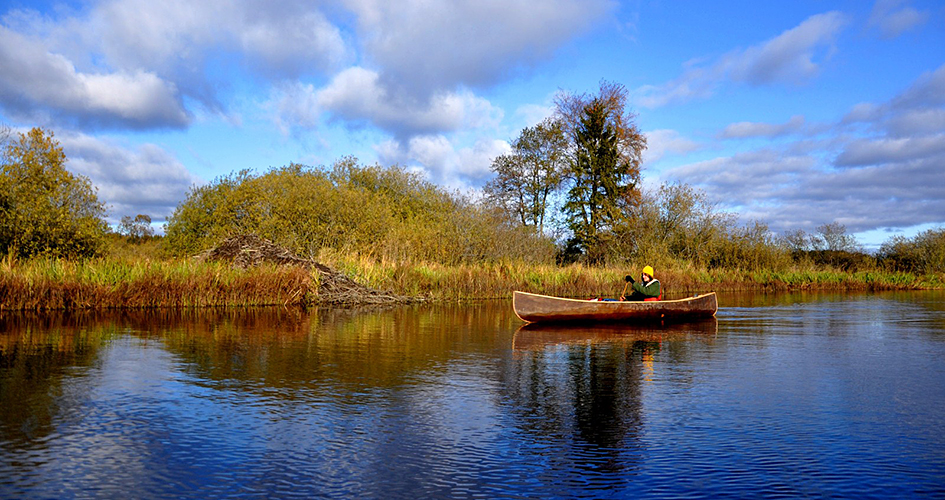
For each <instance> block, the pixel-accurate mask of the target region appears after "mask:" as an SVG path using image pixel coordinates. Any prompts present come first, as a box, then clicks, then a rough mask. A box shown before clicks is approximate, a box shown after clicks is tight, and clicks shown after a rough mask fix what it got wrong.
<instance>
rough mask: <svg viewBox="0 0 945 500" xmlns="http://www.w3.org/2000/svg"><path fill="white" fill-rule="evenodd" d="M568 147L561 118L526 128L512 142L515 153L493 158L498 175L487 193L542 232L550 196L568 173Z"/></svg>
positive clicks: (486, 189)
mask: <svg viewBox="0 0 945 500" xmlns="http://www.w3.org/2000/svg"><path fill="white" fill-rule="evenodd" d="M567 147H568V142H567V137H565V135H564V128H563V124H562V123H561V122H560V121H559V120H555V119H551V118H547V119H545V120H544V121H542V122H541V123H539V124H538V125H535V126H534V127H526V128H525V129H523V130H522V133H521V134H520V135H519V137H518V139H516V140H515V142H514V143H512V152H511V153H509V154H505V155H501V156H498V157H496V158H495V159H494V160H493V161H492V171H493V172H495V173H496V177H495V179H493V180H492V181H490V182H489V183H488V184H486V186H485V188H484V191H485V193H486V196H487V197H488V199H490V200H491V201H492V202H493V203H495V204H496V205H498V206H500V207H502V208H503V209H505V210H506V212H507V213H509V214H510V215H512V217H514V218H515V219H517V220H518V221H519V222H521V224H522V225H523V226H532V227H535V228H536V229H537V230H538V232H539V233H542V232H543V231H544V227H545V214H546V213H547V212H548V200H549V197H550V196H551V194H552V193H554V192H555V191H557V190H558V188H559V186H560V185H561V181H562V179H563V176H564V171H565V168H566V165H567V157H566V152H567Z"/></svg>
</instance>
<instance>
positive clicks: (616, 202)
mask: <svg viewBox="0 0 945 500" xmlns="http://www.w3.org/2000/svg"><path fill="white" fill-rule="evenodd" d="M609 117H610V110H609V109H608V107H607V103H606V101H604V100H601V99H594V100H592V101H591V102H590V103H589V104H588V105H587V106H585V108H584V116H583V117H582V118H581V123H580V126H579V127H578V128H576V129H575V130H574V135H573V140H574V153H573V156H572V158H571V162H570V169H569V178H570V181H571V188H570V190H569V191H568V194H567V199H566V202H565V204H564V212H565V213H566V214H567V221H568V227H569V228H570V229H571V231H572V239H571V241H570V242H569V247H570V248H571V249H572V251H573V250H578V251H580V252H581V253H583V254H584V255H586V256H587V258H588V260H589V261H591V262H600V261H601V260H602V259H603V257H604V254H603V251H604V247H605V246H606V245H605V243H606V240H607V239H608V238H609V237H610V236H612V234H613V231H614V230H615V229H616V228H617V226H619V225H621V224H622V223H625V222H626V219H627V215H628V214H629V208H630V207H631V205H632V202H633V199H634V197H635V196H636V195H637V193H636V180H637V178H638V170H637V169H636V168H635V166H634V164H632V163H631V162H630V161H628V160H627V158H626V157H625V156H624V155H621V153H620V147H619V137H618V135H617V131H616V129H615V128H614V127H613V125H612V124H611V121H610V120H609Z"/></svg>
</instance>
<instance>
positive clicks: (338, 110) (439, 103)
mask: <svg viewBox="0 0 945 500" xmlns="http://www.w3.org/2000/svg"><path fill="white" fill-rule="evenodd" d="M312 92H314V99H315V103H317V105H318V107H319V109H321V110H323V111H325V112H329V113H331V115H332V118H333V119H341V120H344V121H346V122H351V123H370V124H372V125H375V126H377V127H380V128H382V129H384V130H387V131H389V132H391V133H393V134H394V135H395V136H398V137H410V136H414V135H424V134H430V133H436V132H453V131H458V130H462V129H472V128H495V127H496V126H497V125H498V123H499V121H501V119H502V115H503V114H502V110H501V109H499V108H496V107H494V106H492V104H490V103H489V101H487V100H485V99H483V98H481V97H478V96H476V95H474V94H473V93H472V92H469V91H458V92H438V93H436V94H434V95H433V96H432V97H430V98H429V99H428V100H419V101H418V100H415V99H413V98H409V97H404V96H400V97H398V96H395V95H394V94H393V93H392V92H391V91H390V90H388V89H387V88H386V87H385V86H384V85H383V84H382V82H381V78H380V75H379V74H378V73H377V72H374V71H371V70H367V69H364V68H360V67H354V68H349V69H347V70H345V71H342V72H341V73H339V74H338V75H337V76H336V77H335V78H334V79H333V80H332V81H331V82H330V83H329V84H328V85H327V86H326V87H324V88H322V89H319V90H312ZM303 102H308V101H306V100H304V99H303Z"/></svg>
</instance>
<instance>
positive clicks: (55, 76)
mask: <svg viewBox="0 0 945 500" xmlns="http://www.w3.org/2000/svg"><path fill="white" fill-rule="evenodd" d="M0 67H2V68H4V70H3V71H2V72H0V102H2V105H3V106H4V108H5V109H7V110H9V111H11V112H13V113H18V114H29V113H31V112H32V110H35V109H42V110H44V111H45V112H46V113H49V114H50V115H52V116H53V117H56V118H59V119H65V120H70V121H74V122H76V123H80V124H87V125H109V126H112V125H120V126H124V127H130V128H144V127H152V126H156V127H183V126H186V125H187V124H188V123H189V122H190V116H189V115H188V113H187V112H186V110H185V109H184V108H183V104H182V103H181V100H180V98H179V96H178V94H177V89H176V88H175V86H174V85H173V84H172V83H169V82H166V81H163V80H161V79H160V78H158V77H157V76H156V75H154V74H153V73H148V72H145V71H134V72H130V73H128V72H112V73H104V74H95V73H81V72H77V71H76V68H75V67H74V66H73V65H72V63H70V62H69V61H68V60H67V59H66V58H64V57H62V56H61V55H57V54H52V53H50V52H48V51H47V50H46V48H45V47H44V46H43V45H42V43H41V42H40V41H38V40H35V39H32V38H28V37H26V36H23V35H20V34H18V33H15V32H12V31H10V30H8V29H7V28H5V27H4V26H0Z"/></svg>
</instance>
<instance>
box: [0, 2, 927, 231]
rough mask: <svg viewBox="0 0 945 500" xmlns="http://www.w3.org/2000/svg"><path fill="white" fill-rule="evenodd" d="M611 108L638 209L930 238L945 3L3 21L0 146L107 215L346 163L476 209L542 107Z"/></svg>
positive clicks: (238, 12) (287, 12)
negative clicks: (25, 154)
mask: <svg viewBox="0 0 945 500" xmlns="http://www.w3.org/2000/svg"><path fill="white" fill-rule="evenodd" d="M602 79H604V80H608V81H611V82H617V83H620V84H623V85H624V86H626V88H627V89H628V91H629V95H630V105H631V107H632V109H633V110H634V111H635V112H636V113H637V125H638V126H639V128H640V129H641V130H642V131H643V132H644V133H645V134H646V136H647V138H648V144H649V148H648V149H647V151H646V153H645V155H644V159H645V162H644V170H643V179H644V184H645V187H646V188H648V189H653V188H655V187H656V186H658V185H660V184H661V183H664V182H684V183H688V184H691V185H692V186H694V187H696V188H698V189H701V190H703V191H704V192H705V193H706V194H707V196H708V197H709V198H710V199H711V200H713V201H715V202H717V203H718V207H719V209H721V210H726V211H732V212H735V213H737V214H738V215H739V217H740V219H741V220H743V221H745V222H747V221H752V220H759V221H762V222H765V223H767V224H768V225H769V227H770V228H771V230H772V231H774V232H776V233H781V232H784V231H789V230H795V229H803V230H805V231H808V232H813V231H815V229H816V227H818V226H820V225H822V224H825V223H831V222H839V223H841V224H844V225H845V226H846V227H847V229H848V230H849V231H850V232H852V233H854V234H855V235H856V236H857V237H858V239H859V240H860V242H861V243H864V244H865V245H867V247H875V246H876V245H878V244H879V243H882V242H883V241H885V240H887V239H888V238H889V237H890V236H893V235H896V234H902V235H905V236H912V235H914V234H916V232H918V231H920V230H924V229H928V228H937V227H941V226H942V225H943V224H945V175H943V173H945V172H943V171H945V4H943V3H942V2H940V1H919V0H877V1H875V2H871V1H834V2H830V1H822V0H819V1H794V2H756V1H729V2H724V1H719V2H684V1H677V2H663V1H652V2H646V1H625V2H615V1H609V0H548V1H536V0H527V1H525V0H523V1H519V0H468V1H467V0H457V1H430V0H425V1H421V0H402V1H398V2H389V1H385V0H325V1H322V2H309V1H302V0H245V1H239V0H226V1H224V0H202V1H200V2H192V1H190V0H167V1H164V0H162V1H160V2H155V1H153V0H86V1H73V2H55V1H39V2H38V1H35V0H32V1H26V0H7V1H4V2H0V124H3V125H6V126H8V127H10V128H12V129H13V130H16V131H22V130H26V129H28V128H30V127H33V126H42V127H46V128H48V129H50V130H52V131H54V133H55V134H56V138H57V139H58V140H59V141H60V143H61V144H62V145H63V147H64V149H65V152H66V155H67V156H68V157H69V164H68V167H69V168H70V169H71V170H72V171H74V172H76V173H79V174H82V175H85V176H88V177H89V178H90V179H91V180H92V182H93V184H95V185H96V186H97V187H98V188H99V196H100V198H101V199H102V200H103V201H105V202H106V203H107V204H108V205H109V207H110V217H111V220H113V221H117V220H118V219H120V218H121V217H122V216H124V215H132V216H134V215H136V214H139V213H144V214H148V215H150V216H152V218H153V219H155V220H156V221H158V222H159V223H160V222H162V221H163V220H164V219H165V218H166V217H167V216H168V215H170V214H171V213H172V212H173V210H174V207H176V206H177V204H178V203H180V202H181V201H182V200H183V199H184V197H185V196H186V193H187V190H188V189H189V188H190V187H191V186H193V185H195V184H203V183H206V182H209V181H212V180H213V179H214V178H217V177H218V176H221V175H226V174H229V173H231V172H234V171H238V170H241V169H254V170H257V171H265V170H266V169H268V168H270V167H276V166H282V165H286V164H288V163H290V162H297V163H304V164H309V165H330V164H331V163H332V162H334V161H335V160H337V159H338V158H340V157H342V156H346V155H353V156H356V157H358V158H359V159H360V160H361V161H362V162H363V163H368V164H373V163H380V164H382V165H392V164H400V165H404V166H407V167H409V168H412V169H415V170H417V171H420V172H423V173H424V174H425V175H426V176H427V178H428V179H430V180H431V181H433V182H435V183H437V184H440V185H442V186H445V187H448V188H451V189H461V190H475V189H477V188H480V187H481V186H482V185H483V184H484V183H485V182H486V181H488V180H489V178H490V177H491V172H490V170H489V166H490V164H491V161H492V158H494V157H495V156H497V155H499V154H502V153H504V152H506V151H508V147H509V146H508V143H509V141H511V140H512V139H514V138H515V137H516V136H517V135H518V133H519V132H520V131H521V129H522V128H523V127H526V126H530V125H533V124H535V123H537V122H538V121H540V120H541V119H542V118H544V117H546V116H548V115H550V114H551V112H552V110H553V105H552V102H553V98H554V95H555V93H556V92H560V91H572V92H578V93H582V92H595V91H596V90H597V88H598V85H599V82H600V81H601V80H602Z"/></svg>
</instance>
